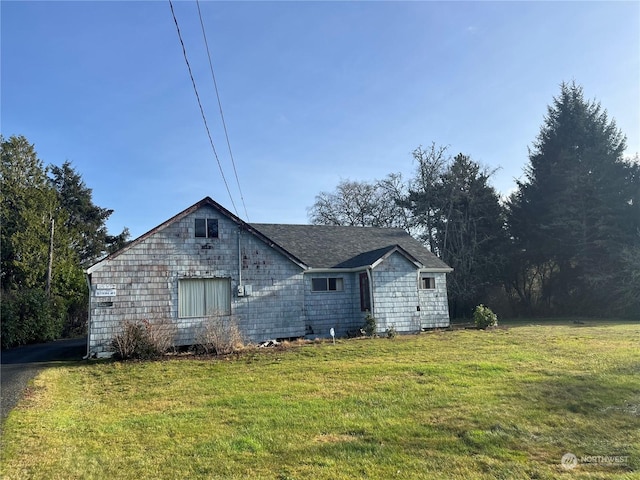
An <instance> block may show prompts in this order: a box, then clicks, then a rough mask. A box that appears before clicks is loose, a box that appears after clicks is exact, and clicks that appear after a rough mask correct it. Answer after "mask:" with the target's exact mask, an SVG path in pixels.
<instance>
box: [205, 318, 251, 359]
mask: <svg viewBox="0 0 640 480" xmlns="http://www.w3.org/2000/svg"><path fill="white" fill-rule="evenodd" d="M196 341H197V343H198V346H199V347H200V348H202V350H203V351H204V352H205V353H207V354H215V355H228V354H229V353H233V352H235V351H237V350H240V349H242V347H243V339H242V335H241V333H240V329H239V328H238V323H237V322H236V319H235V318H234V317H224V316H220V317H219V316H214V317H209V319H208V320H207V321H206V322H205V324H204V325H203V327H202V329H201V330H200V332H199V333H198V336H197V340H196Z"/></svg>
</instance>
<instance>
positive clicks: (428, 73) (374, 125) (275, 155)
mask: <svg viewBox="0 0 640 480" xmlns="http://www.w3.org/2000/svg"><path fill="white" fill-rule="evenodd" d="M174 8H175V12H176V16H177V19H178V22H179V25H180V29H181V31H182V34H183V37H184V40H185V45H186V50H187V55H188V58H189V62H190V64H191V67H192V69H193V72H194V75H195V79H196V83H197V86H198V90H199V94H200V97H201V100H202V102H203V106H204V109H205V113H206V117H207V121H208V123H209V127H210V130H211V133H212V137H213V141H214V144H215V147H216V149H217V151H218V154H219V156H220V161H221V163H222V166H223V169H224V172H225V175H226V177H227V181H228V183H229V186H230V188H231V193H232V196H233V198H234V202H235V204H236V206H237V209H238V212H237V213H238V214H239V216H240V217H242V218H243V219H245V220H247V217H246V216H245V214H244V209H243V207H242V202H241V200H240V194H239V193H238V189H237V187H236V181H235V177H234V174H233V169H232V167H231V163H230V160H229V153H228V149H227V147H226V142H225V138H224V132H223V129H222V125H221V122H220V115H219V110H218V106H217V102H216V97H215V91H214V89H213V82H212V80H211V73H210V70H209V63H208V60H207V56H206V50H205V47H204V41H203V37H202V30H201V27H200V20H199V17H198V8H197V4H196V3H195V2H191V1H175V2H174ZM200 9H201V11H202V17H203V21H204V25H205V31H206V34H207V39H208V44H209V50H210V52H211V58H212V61H213V65H214V69H215V75H216V79H217V82H218V87H219V92H220V96H221V100H222V106H223V110H224V115H225V120H226V123H227V128H228V132H229V138H230V141H231V147H232V152H233V156H234V158H235V162H236V166H237V171H238V176H239V180H240V185H241V187H242V192H243V195H244V200H245V204H246V208H247V211H248V220H250V221H251V222H271V223H307V208H308V207H310V206H311V205H312V204H313V202H314V197H315V195H317V194H318V193H319V192H321V191H331V190H333V189H334V188H335V186H336V185H337V183H338V182H339V181H340V180H341V179H350V180H367V181H369V180H374V179H379V178H383V177H385V176H386V175H387V174H389V173H392V172H401V173H402V174H403V176H405V177H406V178H408V177H410V176H411V175H412V174H413V172H414V169H415V167H416V165H415V164H414V163H413V161H412V156H411V152H412V151H413V150H414V149H415V148H416V147H418V146H419V145H423V146H428V145H430V144H431V142H432V141H433V142H436V144H438V145H449V148H450V150H449V152H450V153H451V154H452V155H455V154H457V153H459V152H462V153H465V154H467V155H470V156H471V157H472V158H473V159H475V160H477V161H479V162H481V163H483V164H484V165H487V166H488V167H490V168H496V167H499V168H500V170H499V171H498V172H497V173H496V174H495V176H494V177H493V185H494V186H495V187H496V189H497V190H498V191H499V192H501V193H502V194H507V193H508V192H509V191H510V190H512V189H513V188H514V185H515V183H514V178H518V177H520V176H521V175H522V172H523V167H524V166H525V164H526V162H527V149H528V147H530V146H531V144H532V142H533V141H534V140H535V137H536V135H537V134H538V132H539V130H540V126H541V125H542V123H543V119H544V115H545V112H546V108H547V105H548V104H550V103H551V102H552V100H553V97H554V96H555V95H557V94H558V93H559V85H560V83H561V82H563V81H566V82H571V81H573V80H575V82H576V83H578V84H580V85H582V86H583V87H584V92H585V96H586V97H587V98H588V99H596V100H598V101H600V102H601V104H602V106H603V107H604V108H606V109H607V111H608V113H609V115H610V116H611V117H613V118H615V120H616V123H617V125H618V127H619V128H620V129H621V130H622V131H623V133H624V134H625V135H626V136H627V152H626V155H627V156H633V155H635V154H636V153H637V152H639V151H640V2H638V1H634V2H611V1H608V2H602V3H600V2H472V3H471V2H469V3H467V2H333V1H332V2H212V1H205V0H202V1H201V2H200ZM1 15H2V20H1V21H2V24H1V27H2V38H1V41H2V43H1V45H2V52H1V54H2V60H1V61H2V71H1V82H2V83H1V94H2V97H1V122H2V123H1V132H2V134H3V135H4V136H5V137H8V136H10V135H14V134H15V135H24V136H25V137H27V139H28V140H29V141H30V142H31V143H34V144H35V146H36V150H37V152H38V154H39V157H40V158H41V160H43V162H44V163H45V164H49V163H54V164H56V165H60V164H62V163H63V162H64V161H65V160H69V161H71V162H72V164H73V166H74V167H75V168H76V170H77V171H78V172H79V173H80V174H81V175H82V177H83V179H84V180H85V182H86V184H87V185H88V186H89V187H90V188H92V189H93V194H94V202H95V203H96V204H97V205H99V206H101V207H105V208H112V209H114V213H113V215H112V217H111V219H110V220H109V223H108V226H109V229H110V231H111V232H112V233H118V232H119V231H120V230H121V229H122V228H123V227H124V226H127V227H129V229H130V230H131V233H132V236H133V237H134V238H135V237H137V236H138V235H141V234H142V233H144V232H146V231H147V230H149V229H151V228H153V227H155V226H156V225H158V224H160V223H162V222H163V221H165V220H166V219H168V218H170V217H171V216H173V215H175V214H176V213H178V212H180V211H181V210H183V209H184V208H187V207H188V206H190V205H192V204H194V203H195V202H197V201H199V200H200V199H202V198H203V197H205V196H211V197H212V198H213V199H214V200H216V201H218V202H219V203H221V204H222V205H224V206H225V207H227V208H228V209H230V210H232V211H233V205H232V202H231V200H230V198H229V195H228V194H227V191H226V189H225V187H224V183H223V182H222V179H221V175H220V172H219V168H218V165H217V163H216V160H215V157H214V156H213V153H212V150H211V147H210V145H209V140H208V137H207V135H206V131H205V128H204V126H203V122H202V118H201V116H200V111H199V108H198V105H197V102H196V99H195V94H194V92H193V87H192V85H191V80H190V78H189V75H188V71H187V67H186V64H185V61H184V58H183V54H182V48H181V46H180V43H179V40H178V35H177V32H176V27H175V24H174V21H173V18H172V16H171V10H170V7H169V2H168V0H167V1H148V2H147V1H138V2H129V1H113V2H55V1H47V2H24V1H20V2H13V1H2V3H1Z"/></svg>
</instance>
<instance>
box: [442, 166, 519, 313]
mask: <svg viewBox="0 0 640 480" xmlns="http://www.w3.org/2000/svg"><path fill="white" fill-rule="evenodd" d="M490 177H491V172H489V171H487V170H486V169H483V168H482V167H481V166H480V165H479V164H478V163H476V162H474V161H473V160H472V159H471V158H470V157H468V156H467V155H463V154H459V155H457V156H456V157H455V158H454V159H453V162H452V163H451V164H450V165H449V166H448V167H447V169H446V170H445V172H444V173H443V174H442V177H441V179H440V183H439V186H438V187H437V188H436V193H437V198H438V199H439V200H438V201H439V203H440V206H439V208H437V209H436V210H437V211H439V212H440V215H439V217H438V219H437V222H436V229H435V241H436V244H437V246H438V251H440V252H441V257H442V259H443V260H444V261H445V262H446V263H447V264H448V265H449V266H451V267H452V268H453V272H452V273H451V274H449V275H448V276H447V286H448V290H449V299H450V302H449V303H450V307H451V308H450V311H451V314H452V316H454V317H462V316H464V317H467V316H469V315H470V314H471V312H472V311H473V309H474V307H476V306H477V305H478V304H480V303H483V302H486V298H487V295H488V294H489V291H490V289H491V288H492V287H495V286H499V285H501V284H502V282H501V280H502V271H503V268H504V265H505V263H506V258H505V253H504V252H505V245H506V244H507V238H506V232H505V229H504V223H505V222H504V212H503V208H502V206H501V205H500V198H499V196H498V193H497V192H496V190H495V189H494V188H493V187H492V186H491V185H490V184H489V179H490Z"/></svg>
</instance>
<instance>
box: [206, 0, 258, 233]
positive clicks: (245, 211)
mask: <svg viewBox="0 0 640 480" xmlns="http://www.w3.org/2000/svg"><path fill="white" fill-rule="evenodd" d="M196 5H197V6H198V16H199V17H200V27H201V28H202V37H203V38H204V45H205V47H206V49H207V57H208V58H209V69H210V70H211V78H213V86H214V88H215V91H216V98H217V99H218V107H219V108H220V118H221V119H222V127H223V128H224V136H225V138H226V139H227V147H229V156H230V157H231V165H232V166H233V174H234V175H235V177H236V184H237V185H238V191H239V192H240V200H241V201H242V207H243V208H244V214H245V215H246V217H247V222H248V221H249V214H248V213H247V205H246V204H245V203H244V196H243V195H242V188H240V180H239V179H238V171H237V170H236V162H235V160H234V159H233V153H231V142H229V134H228V133H227V123H226V122H225V121H224V113H223V112H222V102H221V101H220V94H219V93H218V82H216V76H215V74H214V73H213V62H212V61H211V53H209V43H208V42H207V34H206V33H205V30H204V22H203V21H202V13H201V12H200V0H196Z"/></svg>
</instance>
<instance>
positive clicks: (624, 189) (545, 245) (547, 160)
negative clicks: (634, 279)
mask: <svg viewBox="0 0 640 480" xmlns="http://www.w3.org/2000/svg"><path fill="white" fill-rule="evenodd" d="M624 150H625V138H624V136H623V135H622V133H621V132H620V131H619V130H618V129H617V127H616V125H615V122H614V121H613V120H610V119H609V117H608V115H607V112H606V111H605V110H603V109H602V107H601V105H600V104H599V103H597V102H595V101H587V100H585V99H584V94H583V89H582V87H580V86H578V85H576V84H575V83H571V84H567V83H563V84H562V85H561V87H560V94H559V95H558V96H557V97H555V98H554V100H553V103H552V105H550V106H549V107H548V111H547V115H546V117H545V121H544V124H543V125H542V127H541V130H540V134H539V135H538V137H537V139H536V141H535V142H534V144H533V148H532V149H530V152H529V165H528V166H527V168H526V171H525V180H524V181H522V182H519V183H518V191H517V192H516V194H515V195H513V196H512V197H511V201H510V202H509V210H510V215H509V226H510V230H511V234H512V236H513V238H514V242H515V251H517V252H521V253H519V254H518V255H517V258H516V259H515V261H516V262H519V263H520V264H521V265H529V266H530V268H532V269H533V270H532V272H529V276H530V277H531V275H532V274H533V271H536V272H541V271H542V272H544V274H543V275H542V277H541V278H540V282H539V283H538V285H537V288H538V289H539V290H540V294H539V298H540V302H541V304H543V305H546V308H547V310H548V311H549V312H550V313H552V312H553V313H567V314H569V313H588V312H590V313H594V312H595V310H594V308H597V307H598V306H602V307H603V306H604V304H606V303H609V301H610V300H611V297H610V293H611V292H612V288H611V286H612V285H613V284H614V283H615V281H616V278H617V276H618V275H619V274H620V272H621V267H622V265H621V253H622V252H623V250H624V249H625V247H628V246H630V245H632V244H634V242H635V241H637V231H638V228H639V227H640V224H639V222H640V218H638V214H637V211H638V209H637V205H634V202H633V196H634V194H635V195H637V193H636V192H637V179H636V180H634V179H633V175H632V174H631V172H632V169H633V166H632V165H631V164H630V163H629V162H626V161H625V160H624V158H623V153H624Z"/></svg>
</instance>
